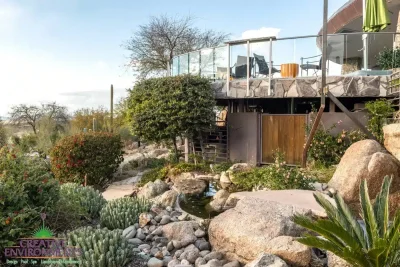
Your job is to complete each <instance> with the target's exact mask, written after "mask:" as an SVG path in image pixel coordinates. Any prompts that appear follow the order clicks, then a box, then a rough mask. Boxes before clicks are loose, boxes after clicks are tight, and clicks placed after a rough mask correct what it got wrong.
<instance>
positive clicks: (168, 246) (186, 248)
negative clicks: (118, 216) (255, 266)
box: [122, 207, 240, 267]
mask: <svg viewBox="0 0 400 267" xmlns="http://www.w3.org/2000/svg"><path fill="white" fill-rule="evenodd" d="M187 219H188V217H187V216H186V215H185V214H182V213H181V212H179V211H176V210H174V209H172V208H171V207H167V208H166V209H165V210H164V209H159V208H152V209H151V211H150V212H148V213H143V214H141V215H140V218H139V223H137V224H135V225H132V226H129V227H128V228H126V229H125V230H124V231H123V233H122V235H123V236H124V237H126V238H127V239H128V242H129V243H131V244H133V245H134V246H135V248H134V251H135V252H136V253H137V254H139V255H140V256H141V257H143V258H145V259H147V266H148V267H162V266H167V267H177V266H182V267H183V266H187V267H190V266H195V267H240V264H239V262H238V261H231V262H229V261H228V260H226V259H224V255H223V254H222V253H220V252H216V251H211V246H210V243H209V242H208V241H207V239H206V235H207V233H206V230H205V229H204V228H203V227H202V226H201V225H199V223H197V222H195V221H187Z"/></svg>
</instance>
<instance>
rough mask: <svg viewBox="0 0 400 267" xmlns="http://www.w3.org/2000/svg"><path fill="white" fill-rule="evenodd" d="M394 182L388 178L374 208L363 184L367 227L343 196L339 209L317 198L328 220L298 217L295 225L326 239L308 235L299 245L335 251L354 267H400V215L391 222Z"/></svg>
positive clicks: (338, 204)
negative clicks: (354, 213) (392, 187)
mask: <svg viewBox="0 0 400 267" xmlns="http://www.w3.org/2000/svg"><path fill="white" fill-rule="evenodd" d="M391 181H392V179H389V177H385V179H384V182H383V184H382V188H381V191H380V192H379V194H378V196H377V198H376V199H375V203H374V204H373V205H372V204H371V200H370V198H369V194H368V186H367V181H366V180H365V179H363V180H362V182H361V184H360V204H361V210H362V213H361V215H362V219H363V220H364V222H363V224H361V223H360V222H359V221H358V220H357V217H356V216H354V215H352V214H351V211H350V208H349V207H348V206H347V205H346V204H345V202H344V200H343V199H342V197H341V196H340V195H339V194H337V195H335V197H334V199H335V203H336V205H332V204H331V203H330V202H329V201H328V200H327V199H325V197H324V196H322V195H321V194H314V196H315V199H316V200H317V202H318V203H319V204H320V206H321V207H323V208H324V209H325V211H326V214H327V216H328V218H327V219H318V220H312V219H310V218H309V217H307V216H301V215H296V216H294V222H295V223H297V224H299V225H301V226H303V227H304V228H306V229H309V230H311V231H314V232H316V233H317V234H319V235H321V236H322V237H323V238H320V237H316V236H313V235H307V236H306V237H303V238H300V239H297V241H298V242H300V243H303V244H305V245H307V246H310V247H313V248H319V249H322V250H328V251H331V252H332V253H334V254H336V255H337V256H339V257H340V258H342V259H344V260H345V261H347V262H348V263H349V264H351V265H353V266H360V267H371V266H390V267H391V266H393V267H395V266H400V250H399V249H400V211H397V213H396V215H395V218H394V219H393V221H392V222H391V221H390V220H389V189H390V184H391ZM363 228H365V231H364V229H363Z"/></svg>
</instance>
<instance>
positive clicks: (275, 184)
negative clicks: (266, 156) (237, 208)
mask: <svg viewBox="0 0 400 267" xmlns="http://www.w3.org/2000/svg"><path fill="white" fill-rule="evenodd" d="M285 164H286V163H285V162H284V161H283V157H282V155H281V154H279V153H276V155H275V163H274V164H271V165H268V166H265V167H261V168H254V169H251V170H247V171H239V172H234V173H231V175H230V178H231V180H232V183H233V184H234V185H235V186H236V188H235V190H246V191H251V190H253V189H263V188H268V189H270V190H283V189H312V187H311V185H310V184H311V183H312V182H314V179H313V178H312V177H310V176H308V175H307V173H306V171H305V170H303V169H300V168H297V167H289V166H286V165H285Z"/></svg>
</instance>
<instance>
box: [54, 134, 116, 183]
mask: <svg viewBox="0 0 400 267" xmlns="http://www.w3.org/2000/svg"><path fill="white" fill-rule="evenodd" d="M122 155H123V151H122V142H121V139H120V137H119V136H118V135H113V134H110V133H81V134H77V135H73V136H67V137H65V138H63V139H61V140H60V141H59V142H58V143H57V144H56V146H54V148H53V149H52V150H51V152H50V157H51V169H52V171H53V173H54V175H55V176H56V178H57V179H58V180H60V181H61V182H63V183H65V182H77V183H81V184H82V183H83V182H84V177H85V175H87V183H88V185H101V186H103V185H105V184H106V183H107V182H108V181H110V179H112V176H113V173H114V172H115V171H116V170H117V168H118V166H119V164H120V163H121V162H122V161H123V156H122Z"/></svg>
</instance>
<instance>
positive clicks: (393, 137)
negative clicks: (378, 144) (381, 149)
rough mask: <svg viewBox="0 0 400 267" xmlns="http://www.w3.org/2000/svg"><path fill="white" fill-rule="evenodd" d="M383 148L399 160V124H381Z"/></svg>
mask: <svg viewBox="0 0 400 267" xmlns="http://www.w3.org/2000/svg"><path fill="white" fill-rule="evenodd" d="M383 133H384V138H385V148H386V149H387V150H388V151H389V152H390V153H392V155H393V156H395V157H396V158H397V159H398V160H400V124H399V123H396V124H388V125H385V126H383Z"/></svg>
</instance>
